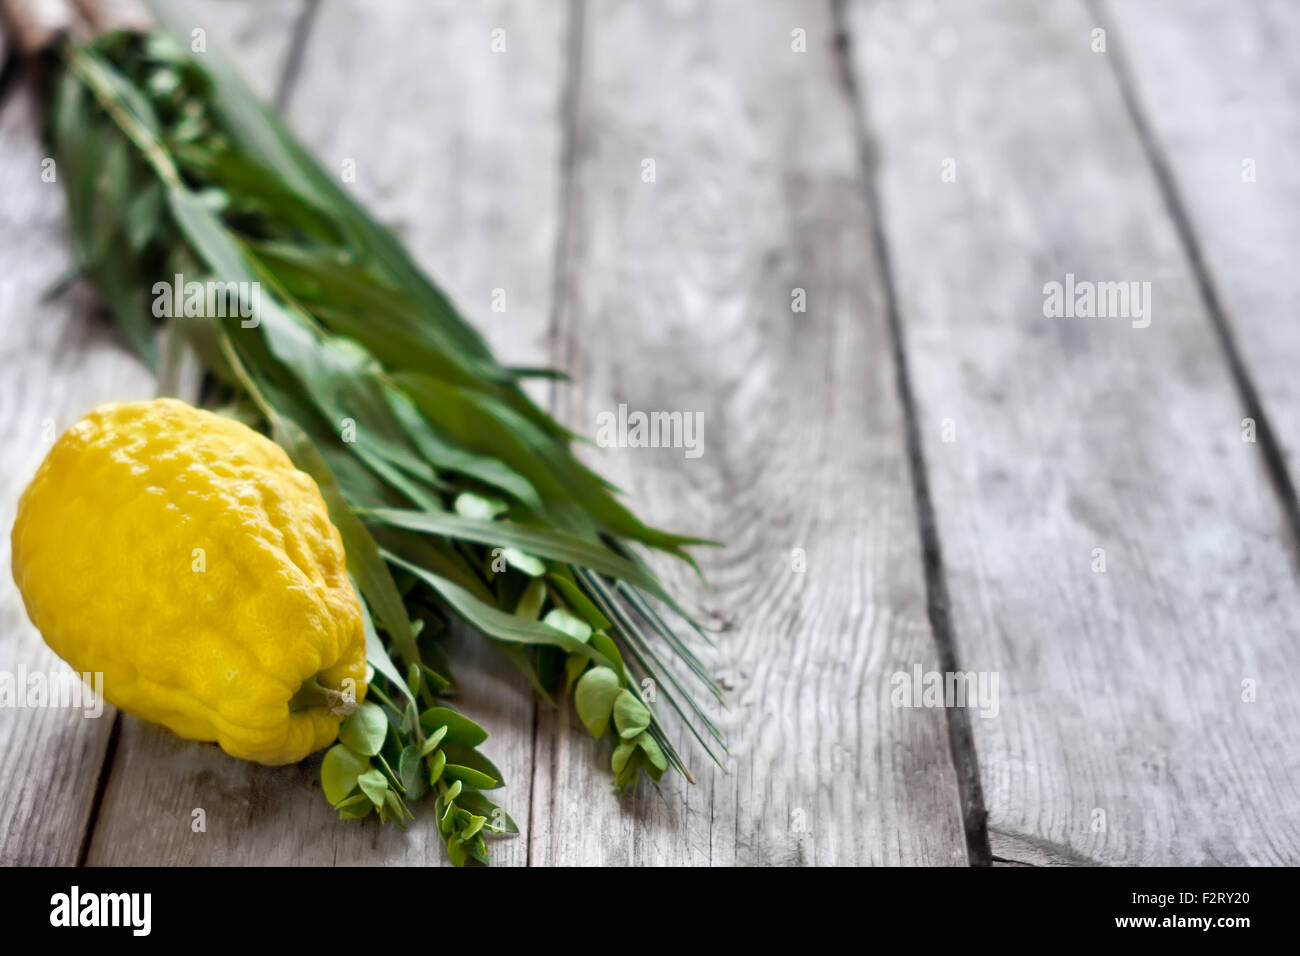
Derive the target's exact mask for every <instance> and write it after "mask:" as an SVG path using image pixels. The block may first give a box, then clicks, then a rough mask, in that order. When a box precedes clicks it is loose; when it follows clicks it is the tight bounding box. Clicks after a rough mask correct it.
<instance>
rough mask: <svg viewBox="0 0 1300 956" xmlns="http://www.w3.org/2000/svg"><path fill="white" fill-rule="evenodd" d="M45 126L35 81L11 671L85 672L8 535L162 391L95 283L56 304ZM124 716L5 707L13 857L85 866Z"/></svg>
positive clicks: (10, 438)
mask: <svg viewBox="0 0 1300 956" xmlns="http://www.w3.org/2000/svg"><path fill="white" fill-rule="evenodd" d="M40 123H41V113H40V104H39V102H38V99H37V96H36V93H35V90H34V89H33V87H32V85H31V84H29V83H28V82H26V81H21V82H20V83H19V86H18V88H17V89H15V90H14V91H12V92H11V95H10V96H9V97H8V98H7V99H6V101H5V102H4V104H3V107H2V108H0V181H2V182H4V184H5V187H4V189H5V193H4V201H3V202H0V261H3V262H4V270H3V272H0V342H2V343H3V345H0V444H3V447H4V448H5V450H6V451H5V464H4V467H3V469H0V528H3V529H4V544H3V546H0V672H4V673H5V675H6V677H7V678H9V679H13V680H21V677H22V675H23V674H24V672H26V673H27V674H29V675H30V674H39V675H41V678H42V679H48V678H52V677H55V675H59V676H64V675H68V674H71V673H72V671H71V668H69V667H68V666H67V665H66V664H64V663H63V662H62V661H61V660H59V659H58V657H56V656H55V655H54V653H53V652H52V651H50V650H49V648H47V647H46V646H45V643H44V642H43V641H42V640H41V636H40V634H39V633H37V631H36V629H35V628H34V627H33V626H32V625H31V623H30V622H29V621H28V619H27V613H26V611H25V610H24V609H23V604H22V598H21V597H20V596H19V594H18V590H17V588H16V587H14V585H13V583H12V581H13V578H12V570H11V567H10V551H9V534H8V529H9V528H11V527H12V526H13V522H14V517H15V514H16V512H17V505H18V497H19V495H20V494H21V493H22V491H23V489H24V488H25V487H26V486H27V483H28V482H29V481H30V480H31V477H32V475H34V474H35V473H36V469H37V467H38V466H39V465H40V463H41V460H42V459H43V458H44V457H45V454H46V452H48V451H49V449H50V446H51V445H52V444H53V443H54V440H55V439H56V438H57V437H58V436H59V435H60V434H61V433H62V432H63V429H65V428H67V427H68V426H69V425H71V424H72V423H73V422H74V421H76V420H77V419H78V418H80V417H81V416H82V415H84V414H85V413H86V412H88V411H89V410H90V409H91V408H93V407H94V406H95V405H97V404H99V403H101V402H104V401H108V400H110V399H122V398H142V397H148V396H149V395H150V394H151V393H152V388H153V380H152V376H151V375H150V374H149V372H148V370H147V369H146V368H144V367H143V366H142V365H141V364H140V363H138V362H137V361H136V360H135V359H134V358H132V357H131V356H130V355H129V354H128V352H127V351H126V349H125V347H124V346H123V344H122V342H121V341H120V339H119V337H118V336H117V335H116V333H115V331H114V329H113V327H112V324H111V323H110V321H109V320H108V319H107V318H105V317H103V316H101V315H99V314H98V310H97V308H96V306H95V305H94V304H93V299H92V298H91V297H90V296H87V295H84V294H82V291H83V290H80V289H77V290H73V291H70V292H68V293H67V294H65V295H64V296H61V297H60V298H59V299H58V300H56V301H52V302H43V301H42V296H43V294H44V293H45V291H46V290H47V289H48V288H50V287H51V286H52V285H53V284H54V283H55V282H56V281H57V280H58V279H59V278H60V277H61V276H62V275H64V274H65V273H66V271H67V269H68V268H69V267H70V265H71V251H70V247H69V245H68V237H67V234H66V231H65V223H64V205H63V194H62V186H61V184H60V183H58V182H43V181H42V179H41V173H42V165H41V164H42V160H43V159H44V158H45V156H46V154H45V152H44V149H43V147H42V146H41V145H40V137H39V130H40ZM55 174H56V175H57V167H56V170H55ZM0 679H3V678H0ZM25 689H26V688H25V684H20V685H19V686H18V691H19V694H20V695H23V694H24V691H25ZM113 718H114V711H113V709H112V708H111V707H106V708H105V709H104V712H103V714H102V716H100V717H99V718H98V719H88V718H86V717H85V716H83V712H82V711H80V710H75V709H67V708H47V707H41V708H34V709H27V708H22V707H9V706H0V794H3V795H4V799H3V800H0V865H12V864H20V863H21V864H59V865H65V864H72V863H75V862H77V859H78V856H79V854H80V851H81V846H82V842H83V839H84V836H85V829H86V823H87V820H88V817H89V814H90V810H91V806H92V804H93V801H94V797H95V788H96V784H97V782H98V780H99V775H100V768H101V765H102V763H103V759H104V753H105V749H106V746H107V742H108V739H109V735H110V732H111V729H112V725H113Z"/></svg>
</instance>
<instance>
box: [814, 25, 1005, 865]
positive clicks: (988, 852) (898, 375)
mask: <svg viewBox="0 0 1300 956" xmlns="http://www.w3.org/2000/svg"><path fill="white" fill-rule="evenodd" d="M844 6H845V0H832V9H833V11H834V17H835V34H836V42H835V54H836V66H837V68H838V70H839V74H840V80H841V82H842V83H843V84H844V89H845V93H846V95H847V96H848V99H849V102H850V103H851V104H852V105H853V128H854V133H855V135H856V137H857V147H858V153H859V157H860V164H861V167H862V184H863V193H864V195H865V199H866V203H867V209H868V210H869V212H870V218H871V242H872V251H873V252H874V254H875V257H876V264H877V267H878V269H879V272H880V278H881V283H882V287H883V288H882V292H883V296H884V302H885V316H886V320H887V324H888V328H889V339H890V340H889V349H890V355H891V357H892V359H893V362H894V370H895V380H896V382H897V386H898V400H899V403H900V405H901V406H902V409H903V424H904V441H905V443H906V447H907V462H908V470H909V473H910V475H911V479H912V493H913V496H914V499H915V506H916V524H917V532H918V534H919V535H920V540H921V559H922V562H923V564H924V568H925V593H926V611H927V613H928V614H929V618H930V630H931V632H932V633H933V635H934V644H935V650H936V651H937V653H938V656H939V666H940V668H941V670H943V671H944V672H945V673H949V674H955V673H958V672H960V671H961V666H960V661H959V658H958V655H957V642H956V639H955V637H954V634H953V626H952V616H951V615H950V614H949V607H950V601H949V599H948V581H947V576H946V574H945V572H944V567H943V548H942V546H941V545H940V543H939V533H938V527H937V525H936V523H935V517H934V502H933V500H932V499H931V497H930V482H929V477H928V474H927V471H926V465H925V455H924V452H923V450H922V447H921V430H920V424H919V422H918V418H917V410H916V395H915V392H914V391H913V389H912V379H911V373H910V371H909V369H908V365H907V350H906V346H905V344H904V336H903V327H902V319H901V318H900V316H899V311H898V296H897V294H896V292H895V289H894V267H893V263H892V262H891V260H890V253H889V239H888V237H887V236H886V235H885V227H884V219H883V210H882V208H881V204H880V190H879V185H878V182H877V180H878V172H877V169H876V163H875V158H874V155H873V152H872V149H871V138H870V135H869V133H868V123H867V102H866V98H865V97H864V96H863V95H862V90H861V88H860V87H859V83H858V78H857V74H856V72H855V71H854V68H853V61H852V49H853V34H852V27H851V25H850V24H849V22H848V17H847V16H846V14H845V9H844ZM944 715H945V717H946V719H947V724H948V748H949V753H950V756H951V757H952V765H953V770H954V772H955V773H956V775H957V788H958V791H959V793H960V796H961V811H962V826H963V828H964V830H965V834H966V852H967V855H968V857H969V860H970V864H971V866H992V864H993V862H994V858H993V851H992V849H991V848H990V845H989V832H988V811H987V810H986V808H985V806H984V788H983V786H982V785H981V784H980V767H979V757H978V755H977V754H976V752H975V737H974V734H973V733H972V731H971V724H970V712H969V711H968V710H967V709H966V708H964V707H945V708H944Z"/></svg>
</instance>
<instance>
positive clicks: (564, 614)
mask: <svg viewBox="0 0 1300 956" xmlns="http://www.w3.org/2000/svg"><path fill="white" fill-rule="evenodd" d="M542 623H543V624H549V625H550V626H551V627H553V628H555V629H556V630H557V631H563V632H564V633H565V634H568V635H569V636H570V637H576V638H577V639H578V640H580V641H582V642H583V643H584V644H585V643H586V642H587V638H589V637H591V625H590V624H588V623H587V622H586V621H584V620H583V619H582V618H580V617H578V615H576V614H574V613H573V612H572V611H569V610H566V609H565V608H562V607H555V608H551V610H550V611H548V612H547V614H546V617H544V618H542Z"/></svg>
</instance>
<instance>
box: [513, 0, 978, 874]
mask: <svg viewBox="0 0 1300 956" xmlns="http://www.w3.org/2000/svg"><path fill="white" fill-rule="evenodd" d="M586 14H587V20H586V23H585V27H584V31H583V36H582V49H581V73H580V77H579V85H578V97H577V117H576V122H577V126H576V142H575V168H574V170H573V174H572V175H573V179H572V183H571V187H570V195H571V209H570V216H571V221H570V226H569V229H570V239H571V241H570V243H569V249H568V255H567V263H566V266H567V267H566V270H565V283H564V289H565V293H564V299H563V311H562V322H561V326H560V329H561V335H562V342H563V346H564V350H565V354H566V355H567V365H568V368H569V371H570V372H571V373H572V374H573V376H574V378H575V380H576V382H577V384H576V385H575V386H574V387H573V388H572V389H570V390H569V392H568V393H567V401H566V403H565V404H563V405H562V406H561V407H562V408H563V409H565V412H566V414H567V417H568V422H569V424H570V426H571V427H573V428H574V429H575V430H577V431H578V432H580V433H583V434H586V435H594V433H595V431H596V420H597V419H596V416H597V415H598V414H599V413H601V412H605V411H609V412H613V411H615V410H616V409H617V406H618V405H619V404H620V403H626V404H627V405H628V407H629V409H631V410H641V411H647V412H648V411H668V412H671V411H680V412H684V413H687V414H692V413H695V412H700V413H702V414H703V423H704V426H703V445H702V454H701V456H700V457H698V458H686V457H685V454H684V449H682V448H667V449H646V448H610V449H602V450H600V451H599V453H593V455H592V456H591V457H592V461H593V463H594V464H596V465H597V466H598V467H599V468H600V469H601V470H602V471H604V472H605V473H607V474H608V475H609V476H610V477H611V478H612V480H613V481H614V482H615V483H616V484H618V485H619V486H620V487H622V488H624V489H625V490H626V491H627V492H628V499H629V501H630V502H631V503H632V504H633V506H634V507H635V508H636V509H637V510H638V512H639V513H641V514H642V515H644V516H645V517H646V518H647V519H648V520H651V521H652V522H655V523H657V524H659V525H661V526H665V527H669V528H672V529H674V530H681V531H688V532H690V533H693V534H703V535H706V536H709V537H713V538H716V539H718V540H721V541H724V542H726V545H727V546H726V548H725V549H721V550H716V549H714V550H704V551H702V552H701V553H700V559H701V562H702V564H703V566H704V570H705V573H706V574H707V576H708V578H709V580H710V582H711V584H712V589H711V590H710V591H709V592H708V593H707V594H700V593H699V588H698V585H697V583H696V582H695V581H694V578H693V575H692V574H691V572H690V571H689V570H687V569H686V568H684V567H682V566H680V565H676V564H671V565H664V571H665V573H666V575H667V576H668V578H669V579H670V586H671V588H673V589H676V590H678V591H680V592H682V593H687V594H694V595H696V596H697V598H698V601H697V603H698V605H699V606H700V607H701V609H702V613H703V615H704V617H705V619H706V620H707V621H711V622H713V623H715V624H717V625H719V626H720V627H721V629H722V631H721V633H720V634H719V636H718V648H717V651H716V653H711V654H708V655H706V660H708V661H710V662H711V664H712V666H713V667H714V668H715V670H716V672H717V673H718V675H719V676H720V678H721V679H722V681H723V683H724V684H725V685H727V686H729V687H730V696H729V704H730V711H729V712H727V713H725V714H723V715H722V723H723V725H724V727H725V729H726V730H727V733H728V736H729V742H730V746H731V749H732V760H731V761H730V766H729V772H728V773H724V772H722V771H720V770H717V769H715V768H713V767H712V766H711V765H710V764H709V763H708V762H707V760H706V759H705V758H702V757H700V756H699V754H698V751H696V752H693V753H692V752H691V751H690V750H689V748H688V744H687V737H686V735H685V733H684V732H679V733H678V734H676V735H675V736H676V742H677V745H678V747H679V749H681V750H682V751H683V752H684V753H687V754H688V755H691V756H692V758H693V759H692V760H691V763H692V764H693V768H694V771H695V773H696V775H697V779H698V784H697V785H696V786H690V785H689V784H687V783H685V782H684V781H682V780H681V779H679V778H674V777H665V779H664V782H663V784H662V785H660V786H659V787H655V786H653V785H650V784H648V783H643V786H642V789H641V791H640V792H639V793H638V795H636V796H635V797H631V798H625V799H620V798H618V797H617V796H616V795H615V794H614V793H613V792H611V790H610V786H609V779H610V778H609V772H608V770H607V769H606V767H607V761H608V760H609V754H610V746H609V744H607V743H596V742H594V741H592V740H591V739H590V738H588V737H585V736H584V735H583V733H582V731H581V730H580V728H579V726H578V724H577V722H576V719H575V718H574V717H573V716H572V714H571V713H569V712H567V711H566V712H564V713H561V714H559V715H551V714H549V713H544V715H543V719H542V721H541V727H540V732H539V734H538V763H537V781H536V785H535V787H534V804H533V817H534V821H535V824H534V844H533V861H534V863H538V864H559V863H569V862H583V863H597V862H598V863H605V864H613V865H626V864H634V865H653V864H705V863H711V864H718V865H728V864H737V865H748V864H796V863H807V864H851V863H868V862H878V863H945V864H962V863H965V862H966V850H965V843H964V837H963V834H962V831H961V824H960V815H959V808H958V798H957V790H956V786H955V783H954V777H953V770H952V765H951V760H950V756H949V753H948V745H947V739H946V732H945V723H944V715H943V713H942V712H941V711H936V710H920V709H916V710H909V709H898V708H894V707H891V705H890V702H889V680H890V676H891V675H892V674H893V673H894V672H896V671H898V670H910V668H911V667H912V665H913V664H914V663H920V664H922V665H924V666H925V667H926V668H927V669H929V668H931V667H933V666H934V655H935V652H934V646H933V642H932V639H931V634H930V629H929V625H928V622H927V616H926V606H925V593H924V579H923V574H922V569H921V562H920V557H919V542H918V536H917V532H916V523H915V512H914V509H913V503H912V493H911V487H910V484H909V480H908V471H907V464H906V459H905V454H904V444H903V438H902V435H903V431H902V419H901V415H900V409H899V402H898V399H897V396H896V391H895V382H894V376H893V368H892V364H891V359H890V355H889V349H888V334H887V330H886V324H885V313H884V310H883V308H882V299H881V295H880V283H879V281H878V280H879V277H878V276H877V275H876V274H875V271H874V269H873V266H872V262H873V258H872V254H871V248H870V222H869V219H868V217H867V214H866V210H865V208H864V203H863V200H862V195H863V194H862V182H861V179H860V176H859V171H858V159H857V153H856V148H855V145H854V135H853V118H852V113H851V111H850V109H849V107H848V102H847V99H846V97H845V95H844V90H843V88H842V86H841V85H840V83H839V81H838V78H837V58H836V53H835V50H834V46H833V26H832V22H831V17H830V8H829V5H827V4H798V3H764V4H742V3H717V4H688V3H675V4H643V3H630V2H620V3H593V4H589V5H588V6H587V8H586ZM795 30H804V31H806V37H807V52H795V51H794V49H793V48H792V42H793V40H794V37H793V35H792V31H795ZM650 38H653V40H651V39H650ZM646 159H652V160H654V163H655V178H654V181H653V182H646V181H644V179H643V171H644V170H645V169H646V168H647V167H645V166H644V165H643V160H646ZM795 289H802V290H804V291H805V293H806V297H807V308H806V311H796V310H795V309H794V308H792V305H793V301H794V300H793V295H794V290H795ZM796 549H799V550H801V551H802V553H803V554H804V555H806V570H805V571H803V572H799V571H797V570H795V559H794V553H795V551H796ZM661 564H662V563H661ZM602 764H603V765H606V766H604V767H603V766H601V765H602ZM536 821H548V822H549V826H548V827H546V828H542V827H540V826H538V825H537V823H536Z"/></svg>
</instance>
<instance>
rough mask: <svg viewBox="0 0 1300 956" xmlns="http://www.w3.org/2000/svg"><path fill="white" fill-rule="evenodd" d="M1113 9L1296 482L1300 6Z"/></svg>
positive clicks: (1161, 4)
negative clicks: (1298, 50) (1298, 56)
mask: <svg viewBox="0 0 1300 956" xmlns="http://www.w3.org/2000/svg"><path fill="white" fill-rule="evenodd" d="M1104 9H1105V11H1106V12H1107V14H1108V20H1109V22H1110V23H1111V24H1113V29H1114V31H1115V33H1116V34H1117V36H1118V38H1119V40H1120V41H1121V43H1122V46H1123V50H1124V54H1125V60H1126V62H1127V63H1128V65H1129V70H1130V72H1131V74H1132V76H1133V79H1134V92H1135V94H1136V97H1137V100H1138V102H1139V103H1140V104H1141V105H1142V107H1143V114H1144V115H1145V117H1146V119H1147V122H1148V123H1149V124H1150V126H1151V128H1152V130H1153V131H1154V133H1155V137H1156V140H1157V143H1158V145H1159V148H1160V149H1161V152H1162V153H1163V155H1164V158H1165V161H1166V162H1167V163H1168V165H1169V168H1170V171H1171V173H1172V175H1173V179H1174V181H1175V183H1176V185H1177V188H1178V193H1179V196H1180V197H1181V199H1182V202H1183V204H1184V205H1185V207H1186V209H1187V211H1188V213H1189V216H1190V219H1191V222H1192V224H1193V225H1194V228H1195V235H1196V237H1197V241H1198V242H1199V245H1200V248H1201V251H1202V255H1203V256H1204V259H1205V263H1206V268H1207V269H1208V272H1209V275H1210V277H1211V280H1212V281H1213V283H1214V286H1215V288H1216V290H1217V292H1218V295H1219V297H1220V300H1221V302H1222V303H1223V307H1224V309H1225V310H1226V312H1227V316H1228V321H1229V325H1230V327H1231V328H1232V329H1233V331H1234V332H1235V337H1236V341H1237V347H1238V350H1239V352H1240V353H1241V355H1242V357H1243V359H1244V361H1245V364H1246V367H1247V370H1248V371H1249V373H1250V375H1251V377H1252V379H1253V381H1254V382H1255V385H1256V388H1257V390H1258V391H1259V394H1260V398H1261V400H1262V403H1263V406H1264V411H1265V413H1266V414H1267V415H1268V416H1269V417H1270V420H1271V421H1272V424H1273V427H1274V431H1275V432H1276V434H1277V437H1278V439H1279V440H1280V442H1281V445H1282V448H1283V451H1284V452H1285V454H1286V458H1287V461H1288V464H1289V467H1290V472H1291V476H1292V481H1293V482H1294V483H1300V378H1297V376H1296V374H1295V370H1296V368H1297V367H1300V335H1297V334H1296V323H1297V315H1298V314H1300V271H1297V269H1296V266H1295V257H1296V255H1297V253H1298V252H1300V107H1298V105H1297V100H1298V99H1300V62H1297V57H1296V50H1297V49H1300V4H1296V3H1294V2H1290V0H1276V2H1270V0H1251V2H1248V3H1234V4H1227V5H1225V4H1216V3H1213V2H1204V0H1196V2H1191V3H1189V2H1185V0H1184V2H1171V0H1152V2H1145V3H1132V2H1121V3H1110V4H1107V5H1106V6H1105V7H1104Z"/></svg>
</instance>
